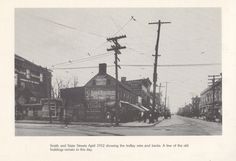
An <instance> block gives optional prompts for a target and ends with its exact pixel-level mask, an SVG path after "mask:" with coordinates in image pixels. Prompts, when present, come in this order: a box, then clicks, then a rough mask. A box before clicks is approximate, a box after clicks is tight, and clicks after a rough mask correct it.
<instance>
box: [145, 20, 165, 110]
mask: <svg viewBox="0 0 236 161" xmlns="http://www.w3.org/2000/svg"><path fill="white" fill-rule="evenodd" d="M168 23H170V22H161V20H159V21H158V22H150V23H148V24H149V25H154V24H155V25H156V24H158V29H157V41H156V47H155V55H153V56H155V61H154V72H153V101H152V112H153V111H154V109H155V106H156V83H157V61H158V56H161V55H158V48H159V39H160V30H161V25H162V24H168Z"/></svg>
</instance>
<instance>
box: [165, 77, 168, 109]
mask: <svg viewBox="0 0 236 161" xmlns="http://www.w3.org/2000/svg"><path fill="white" fill-rule="evenodd" d="M167 85H168V82H166V92H165V110H166V99H167Z"/></svg>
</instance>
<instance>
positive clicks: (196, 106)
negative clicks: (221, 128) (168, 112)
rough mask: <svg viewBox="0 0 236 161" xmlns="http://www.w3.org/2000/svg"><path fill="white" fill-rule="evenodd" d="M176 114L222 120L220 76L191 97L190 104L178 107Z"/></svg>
mask: <svg viewBox="0 0 236 161" xmlns="http://www.w3.org/2000/svg"><path fill="white" fill-rule="evenodd" d="M178 114H179V115H182V116H187V117H197V118H198V117H202V118H203V119H206V120H209V121H217V120H218V121H222V78H219V79H218V80H216V81H214V82H213V83H212V85H209V86H208V87H207V88H206V89H204V90H203V91H202V92H201V93H200V97H198V96H196V97H193V98H192V102H191V103H190V104H187V105H185V106H184V107H182V108H179V110H178Z"/></svg>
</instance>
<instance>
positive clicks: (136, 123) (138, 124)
mask: <svg viewBox="0 0 236 161" xmlns="http://www.w3.org/2000/svg"><path fill="white" fill-rule="evenodd" d="M162 120H163V118H159V120H158V121H157V122H155V123H150V124H149V123H148V121H147V122H146V123H144V122H143V121H142V122H139V121H134V122H126V123H120V124H119V127H151V126H155V125H156V124H158V123H160V122H161V121H162ZM15 123H26V124H50V122H49V121H42V120H16V121H15ZM52 124H60V125H62V124H64V122H60V121H52ZM70 125H85V126H95V127H111V126H112V124H111V123H105V122H71V123H70Z"/></svg>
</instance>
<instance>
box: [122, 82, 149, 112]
mask: <svg viewBox="0 0 236 161" xmlns="http://www.w3.org/2000/svg"><path fill="white" fill-rule="evenodd" d="M121 83H123V84H125V85H128V86H129V87H130V88H131V89H132V90H133V92H134V93H135V94H136V95H138V100H137V101H138V102H139V103H140V104H141V105H142V106H144V107H146V108H149V106H150V98H151V94H150V87H151V85H152V83H151V81H150V80H149V78H145V79H137V80H126V77H121Z"/></svg>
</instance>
